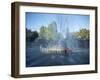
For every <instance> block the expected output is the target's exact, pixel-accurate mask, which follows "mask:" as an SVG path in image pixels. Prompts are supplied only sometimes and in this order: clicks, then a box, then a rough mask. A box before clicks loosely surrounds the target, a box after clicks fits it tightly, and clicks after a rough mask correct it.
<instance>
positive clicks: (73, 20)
mask: <svg viewBox="0 0 100 80" xmlns="http://www.w3.org/2000/svg"><path fill="white" fill-rule="evenodd" d="M25 17H26V27H27V28H28V29H31V30H32V31H39V29H40V27H41V26H48V24H50V23H52V22H53V21H55V22H56V23H57V25H59V24H61V23H62V26H61V27H60V28H59V26H58V27H57V28H58V31H59V30H62V32H65V31H66V27H68V28H69V31H70V32H75V31H79V29H81V28H87V29H89V27H90V16H89V15H79V14H77V15H74V14H48V13H33V12H26V16H25ZM60 21H61V22H60Z"/></svg>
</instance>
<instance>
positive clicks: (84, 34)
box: [75, 28, 89, 40]
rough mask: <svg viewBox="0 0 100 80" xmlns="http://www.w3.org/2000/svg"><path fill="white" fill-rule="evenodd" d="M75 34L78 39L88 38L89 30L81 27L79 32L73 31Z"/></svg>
mask: <svg viewBox="0 0 100 80" xmlns="http://www.w3.org/2000/svg"><path fill="white" fill-rule="evenodd" d="M75 36H76V37H77V38H78V39H83V40H89V30H88V29H85V28H82V29H80V31H79V32H76V33H75Z"/></svg>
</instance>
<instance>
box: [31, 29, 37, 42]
mask: <svg viewBox="0 0 100 80" xmlns="http://www.w3.org/2000/svg"><path fill="white" fill-rule="evenodd" d="M38 37H39V34H38V32H37V31H34V32H32V35H31V37H30V40H31V41H34V40H35V39H36V38H38Z"/></svg>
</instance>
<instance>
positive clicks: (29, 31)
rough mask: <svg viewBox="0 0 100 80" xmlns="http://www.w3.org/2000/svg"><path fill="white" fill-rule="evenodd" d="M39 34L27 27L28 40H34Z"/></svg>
mask: <svg viewBox="0 0 100 80" xmlns="http://www.w3.org/2000/svg"><path fill="white" fill-rule="evenodd" d="M38 36H39V34H38V32H37V31H33V32H32V31H31V30H29V29H27V28H26V41H34V40H35V39H36V38H38Z"/></svg>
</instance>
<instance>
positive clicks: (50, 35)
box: [40, 22, 57, 40]
mask: <svg viewBox="0 0 100 80" xmlns="http://www.w3.org/2000/svg"><path fill="white" fill-rule="evenodd" d="M40 38H42V39H46V40H56V38H57V24H56V22H52V23H51V24H49V25H48V26H47V27H45V26H42V27H41V28H40Z"/></svg>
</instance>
